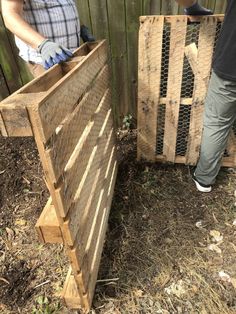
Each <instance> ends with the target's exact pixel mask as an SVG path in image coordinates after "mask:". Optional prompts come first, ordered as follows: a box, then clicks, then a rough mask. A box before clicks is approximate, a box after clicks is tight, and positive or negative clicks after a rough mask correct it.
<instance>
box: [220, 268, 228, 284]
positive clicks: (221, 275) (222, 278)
mask: <svg viewBox="0 0 236 314" xmlns="http://www.w3.org/2000/svg"><path fill="white" fill-rule="evenodd" d="M219 276H220V279H221V280H222V281H224V282H231V278H230V275H228V274H226V273H225V272H224V271H223V270H221V271H220V272H219Z"/></svg>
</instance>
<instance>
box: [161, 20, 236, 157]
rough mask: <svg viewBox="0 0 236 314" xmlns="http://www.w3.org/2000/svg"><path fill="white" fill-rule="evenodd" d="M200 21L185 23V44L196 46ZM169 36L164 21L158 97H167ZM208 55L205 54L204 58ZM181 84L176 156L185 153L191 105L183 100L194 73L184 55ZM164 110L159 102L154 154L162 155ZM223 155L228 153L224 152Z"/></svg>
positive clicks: (189, 95) (191, 87)
mask: <svg viewBox="0 0 236 314" xmlns="http://www.w3.org/2000/svg"><path fill="white" fill-rule="evenodd" d="M200 25H201V24H200V23H197V22H194V23H189V24H188V25H187V31H186V39H185V46H188V45H190V44H193V43H194V44H196V47H197V48H198V40H199V33H200ZM221 26H222V22H218V23H217V27H216V36H215V41H214V50H215V47H216V42H217V40H218V38H219V34H220V30H221ZM170 37H171V24H170V23H168V22H166V23H165V25H164V30H163V42H162V66H161V85H160V97H161V99H163V98H166V97H167V92H168V73H169V51H170ZM207 57H208V56H207V55H206V58H207ZM180 79H182V85H181V103H180V107H179V119H178V128H177V141H176V147H175V154H176V156H185V155H186V153H187V146H188V140H189V127H190V118H191V111H192V106H191V105H190V104H185V102H184V100H186V99H191V98H192V97H193V93H194V80H195V77H194V73H193V70H192V68H191V65H190V63H189V61H188V59H187V58H186V56H184V62H183V75H182V78H180ZM165 112H166V105H165V104H163V103H160V104H159V106H158V118H157V139H156V154H157V155H163V148H164V128H165ZM233 131H234V134H236V124H235V125H234V127H233ZM225 156H228V153H227V152H225Z"/></svg>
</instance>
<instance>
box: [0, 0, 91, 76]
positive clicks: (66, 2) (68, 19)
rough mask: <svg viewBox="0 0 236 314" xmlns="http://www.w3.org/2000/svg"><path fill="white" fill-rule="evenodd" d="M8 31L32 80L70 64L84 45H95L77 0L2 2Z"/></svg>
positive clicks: (17, 0)
mask: <svg viewBox="0 0 236 314" xmlns="http://www.w3.org/2000/svg"><path fill="white" fill-rule="evenodd" d="M1 4H2V14H3V18H4V22H5V25H6V27H7V28H8V29H9V30H10V31H11V32H12V33H13V34H14V35H15V41H16V45H17V47H18V48H19V55H20V56H21V58H22V59H23V60H25V61H26V62H27V64H28V67H29V69H30V71H31V73H32V74H33V76H38V75H39V74H41V73H42V72H44V69H49V68H50V67H52V66H53V65H54V64H57V63H60V62H63V61H66V60H68V59H69V58H70V57H71V56H72V52H73V51H74V50H75V49H76V48H77V47H79V45H80V36H81V37H82V39H83V41H84V42H86V41H94V38H93V36H92V35H91V33H90V32H89V29H88V28H87V27H86V26H84V25H82V26H81V27H80V21H79V15H78V11H77V8H76V4H75V1H74V0H48V1H45V0H26V1H24V0H2V1H1Z"/></svg>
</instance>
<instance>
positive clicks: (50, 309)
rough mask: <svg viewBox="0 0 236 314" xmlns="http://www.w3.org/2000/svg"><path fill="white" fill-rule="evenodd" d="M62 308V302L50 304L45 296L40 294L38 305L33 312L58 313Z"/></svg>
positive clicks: (33, 313) (40, 313)
mask: <svg viewBox="0 0 236 314" xmlns="http://www.w3.org/2000/svg"><path fill="white" fill-rule="evenodd" d="M58 310H60V303H59V302H57V303H54V304H50V303H49V300H48V298H47V297H45V296H39V297H38V298H37V299H36V306H34V308H33V311H32V314H56V313H57V311H58Z"/></svg>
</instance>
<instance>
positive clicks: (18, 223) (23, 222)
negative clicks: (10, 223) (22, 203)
mask: <svg viewBox="0 0 236 314" xmlns="http://www.w3.org/2000/svg"><path fill="white" fill-rule="evenodd" d="M26 224H27V221H26V220H24V219H16V221H15V225H16V226H25V225H26Z"/></svg>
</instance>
